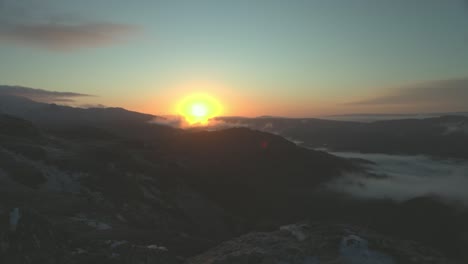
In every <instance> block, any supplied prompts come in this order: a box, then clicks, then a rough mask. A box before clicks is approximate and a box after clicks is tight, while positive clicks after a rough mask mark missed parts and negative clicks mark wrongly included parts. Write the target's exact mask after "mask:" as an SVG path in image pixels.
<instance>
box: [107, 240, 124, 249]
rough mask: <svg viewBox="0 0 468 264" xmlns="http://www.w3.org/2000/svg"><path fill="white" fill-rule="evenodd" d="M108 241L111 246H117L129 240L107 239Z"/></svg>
mask: <svg viewBox="0 0 468 264" xmlns="http://www.w3.org/2000/svg"><path fill="white" fill-rule="evenodd" d="M106 243H107V244H109V246H110V248H116V247H118V246H121V245H124V244H127V243H128V241H127V240H107V241H106Z"/></svg>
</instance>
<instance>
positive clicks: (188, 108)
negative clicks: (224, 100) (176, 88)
mask: <svg viewBox="0 0 468 264" xmlns="http://www.w3.org/2000/svg"><path fill="white" fill-rule="evenodd" d="M177 112H178V114H179V115H181V116H183V117H184V118H185V120H186V121H187V123H188V124H189V125H206V124H207V123H208V121H209V120H210V119H211V118H213V117H215V116H219V115H221V114H222V106H221V104H220V103H219V101H218V100H217V99H216V98H214V97H213V96H210V95H208V94H202V93H198V94H192V95H189V96H187V97H185V98H183V99H182V100H181V101H180V102H179V104H178V106H177Z"/></svg>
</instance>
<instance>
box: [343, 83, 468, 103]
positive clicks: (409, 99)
mask: <svg viewBox="0 0 468 264" xmlns="http://www.w3.org/2000/svg"><path fill="white" fill-rule="evenodd" d="M466 102H468V79H452V80H438V81H430V82H424V83H418V84H414V85H409V86H405V87H401V88H399V89H397V91H396V92H394V93H393V94H389V95H384V96H380V97H375V98H370V99H365V100H361V101H357V102H351V103H349V105H409V104H434V105H450V104H452V105H462V104H466Z"/></svg>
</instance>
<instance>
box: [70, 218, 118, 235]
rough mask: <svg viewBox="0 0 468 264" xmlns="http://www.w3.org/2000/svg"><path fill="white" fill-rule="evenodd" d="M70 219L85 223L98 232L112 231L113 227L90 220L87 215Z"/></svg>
mask: <svg viewBox="0 0 468 264" xmlns="http://www.w3.org/2000/svg"><path fill="white" fill-rule="evenodd" d="M70 219H72V220H74V221H78V222H83V223H85V224H87V225H88V226H90V227H93V228H95V229H96V230H100V231H103V230H109V229H112V226H111V225H109V224H106V223H103V222H99V221H97V220H94V219H89V218H87V217H86V216H85V215H82V214H80V215H78V216H76V217H71V218H70Z"/></svg>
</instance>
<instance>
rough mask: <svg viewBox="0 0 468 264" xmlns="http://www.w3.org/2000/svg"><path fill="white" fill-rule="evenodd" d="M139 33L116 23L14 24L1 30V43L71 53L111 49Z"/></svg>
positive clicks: (128, 26) (129, 26)
mask: <svg viewBox="0 0 468 264" xmlns="http://www.w3.org/2000/svg"><path fill="white" fill-rule="evenodd" d="M137 31H138V28H137V27H136V26H131V25H124V24H113V23H88V24H70V25H68V24H13V25H8V26H3V27H2V28H0V42H12V43H18V44H22V45H27V46H32V47H40V48H46V49H49V50H59V51H71V50H77V49H82V48H94V47H100V46H108V45H111V44H114V43H117V42H120V41H123V40H125V39H126V38H127V37H128V36H130V35H131V34H133V33H135V32H137Z"/></svg>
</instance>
